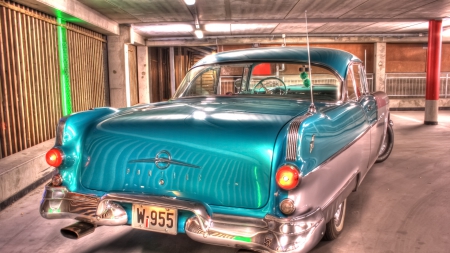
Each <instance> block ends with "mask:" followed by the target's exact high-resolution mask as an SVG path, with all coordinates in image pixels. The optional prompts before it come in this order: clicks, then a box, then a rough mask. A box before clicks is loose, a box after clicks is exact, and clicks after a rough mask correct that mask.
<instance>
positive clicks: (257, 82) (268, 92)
mask: <svg viewBox="0 0 450 253" xmlns="http://www.w3.org/2000/svg"><path fill="white" fill-rule="evenodd" d="M311 74H312V81H311V83H312V85H313V94H314V99H317V100H326V101H337V100H340V98H341V87H342V81H341V78H340V77H339V76H337V75H336V74H335V73H334V72H332V71H330V70H329V69H327V68H325V67H321V66H317V65H312V66H311V71H309V68H308V67H307V64H306V63H270V62H262V63H248V64H223V65H206V66H199V67H196V68H193V69H191V70H190V71H189V72H188V73H187V75H186V77H185V78H184V80H183V81H182V83H181V85H180V87H179V88H178V90H177V92H176V93H175V96H174V98H184V97H196V96H211V95H224V96H225V95H228V96H232V95H250V96H286V97H295V98H299V99H310V96H311V95H310V94H311V93H310V87H309V79H310V76H311Z"/></svg>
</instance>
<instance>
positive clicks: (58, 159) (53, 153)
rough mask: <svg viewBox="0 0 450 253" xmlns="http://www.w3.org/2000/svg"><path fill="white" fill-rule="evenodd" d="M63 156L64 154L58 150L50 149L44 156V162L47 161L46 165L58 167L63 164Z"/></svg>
mask: <svg viewBox="0 0 450 253" xmlns="http://www.w3.org/2000/svg"><path fill="white" fill-rule="evenodd" d="M63 156H64V154H63V152H62V151H61V150H60V149H58V148H52V149H50V150H49V151H48V152H47V154H46V155H45V160H46V161H47V163H48V165H50V166H53V167H58V166H59V165H61V164H62V162H63Z"/></svg>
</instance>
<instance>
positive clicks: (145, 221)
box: [131, 204, 178, 235]
mask: <svg viewBox="0 0 450 253" xmlns="http://www.w3.org/2000/svg"><path fill="white" fill-rule="evenodd" d="M177 216H178V212H177V210H176V209H169V208H164V207H157V206H146V205H139V204H133V212H132V222H131V226H132V227H134V228H138V229H144V230H150V231H155V232H160V233H165V234H172V235H176V234H177V228H178V227H177V221H178V219H177V218H178V217H177Z"/></svg>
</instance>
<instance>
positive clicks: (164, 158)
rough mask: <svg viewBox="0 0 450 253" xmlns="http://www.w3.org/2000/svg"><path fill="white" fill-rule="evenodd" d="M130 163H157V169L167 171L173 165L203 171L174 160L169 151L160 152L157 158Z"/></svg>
mask: <svg viewBox="0 0 450 253" xmlns="http://www.w3.org/2000/svg"><path fill="white" fill-rule="evenodd" d="M128 163H155V165H156V167H158V169H161V170H165V169H167V168H168V167H169V166H170V165H171V164H175V165H180V166H186V167H191V168H196V169H201V168H200V167H199V166H197V165H193V164H189V163H184V162H181V161H177V160H172V156H171V155H170V153H169V151H166V150H163V151H160V152H159V153H158V154H156V156H155V158H144V159H137V160H131V161H128Z"/></svg>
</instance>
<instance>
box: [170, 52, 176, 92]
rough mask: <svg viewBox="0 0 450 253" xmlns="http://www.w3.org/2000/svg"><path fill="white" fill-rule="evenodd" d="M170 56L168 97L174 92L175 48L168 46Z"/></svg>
mask: <svg viewBox="0 0 450 253" xmlns="http://www.w3.org/2000/svg"><path fill="white" fill-rule="evenodd" d="M169 58H170V97H172V96H173V95H174V94H175V50H174V48H173V47H170V48H169Z"/></svg>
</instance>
